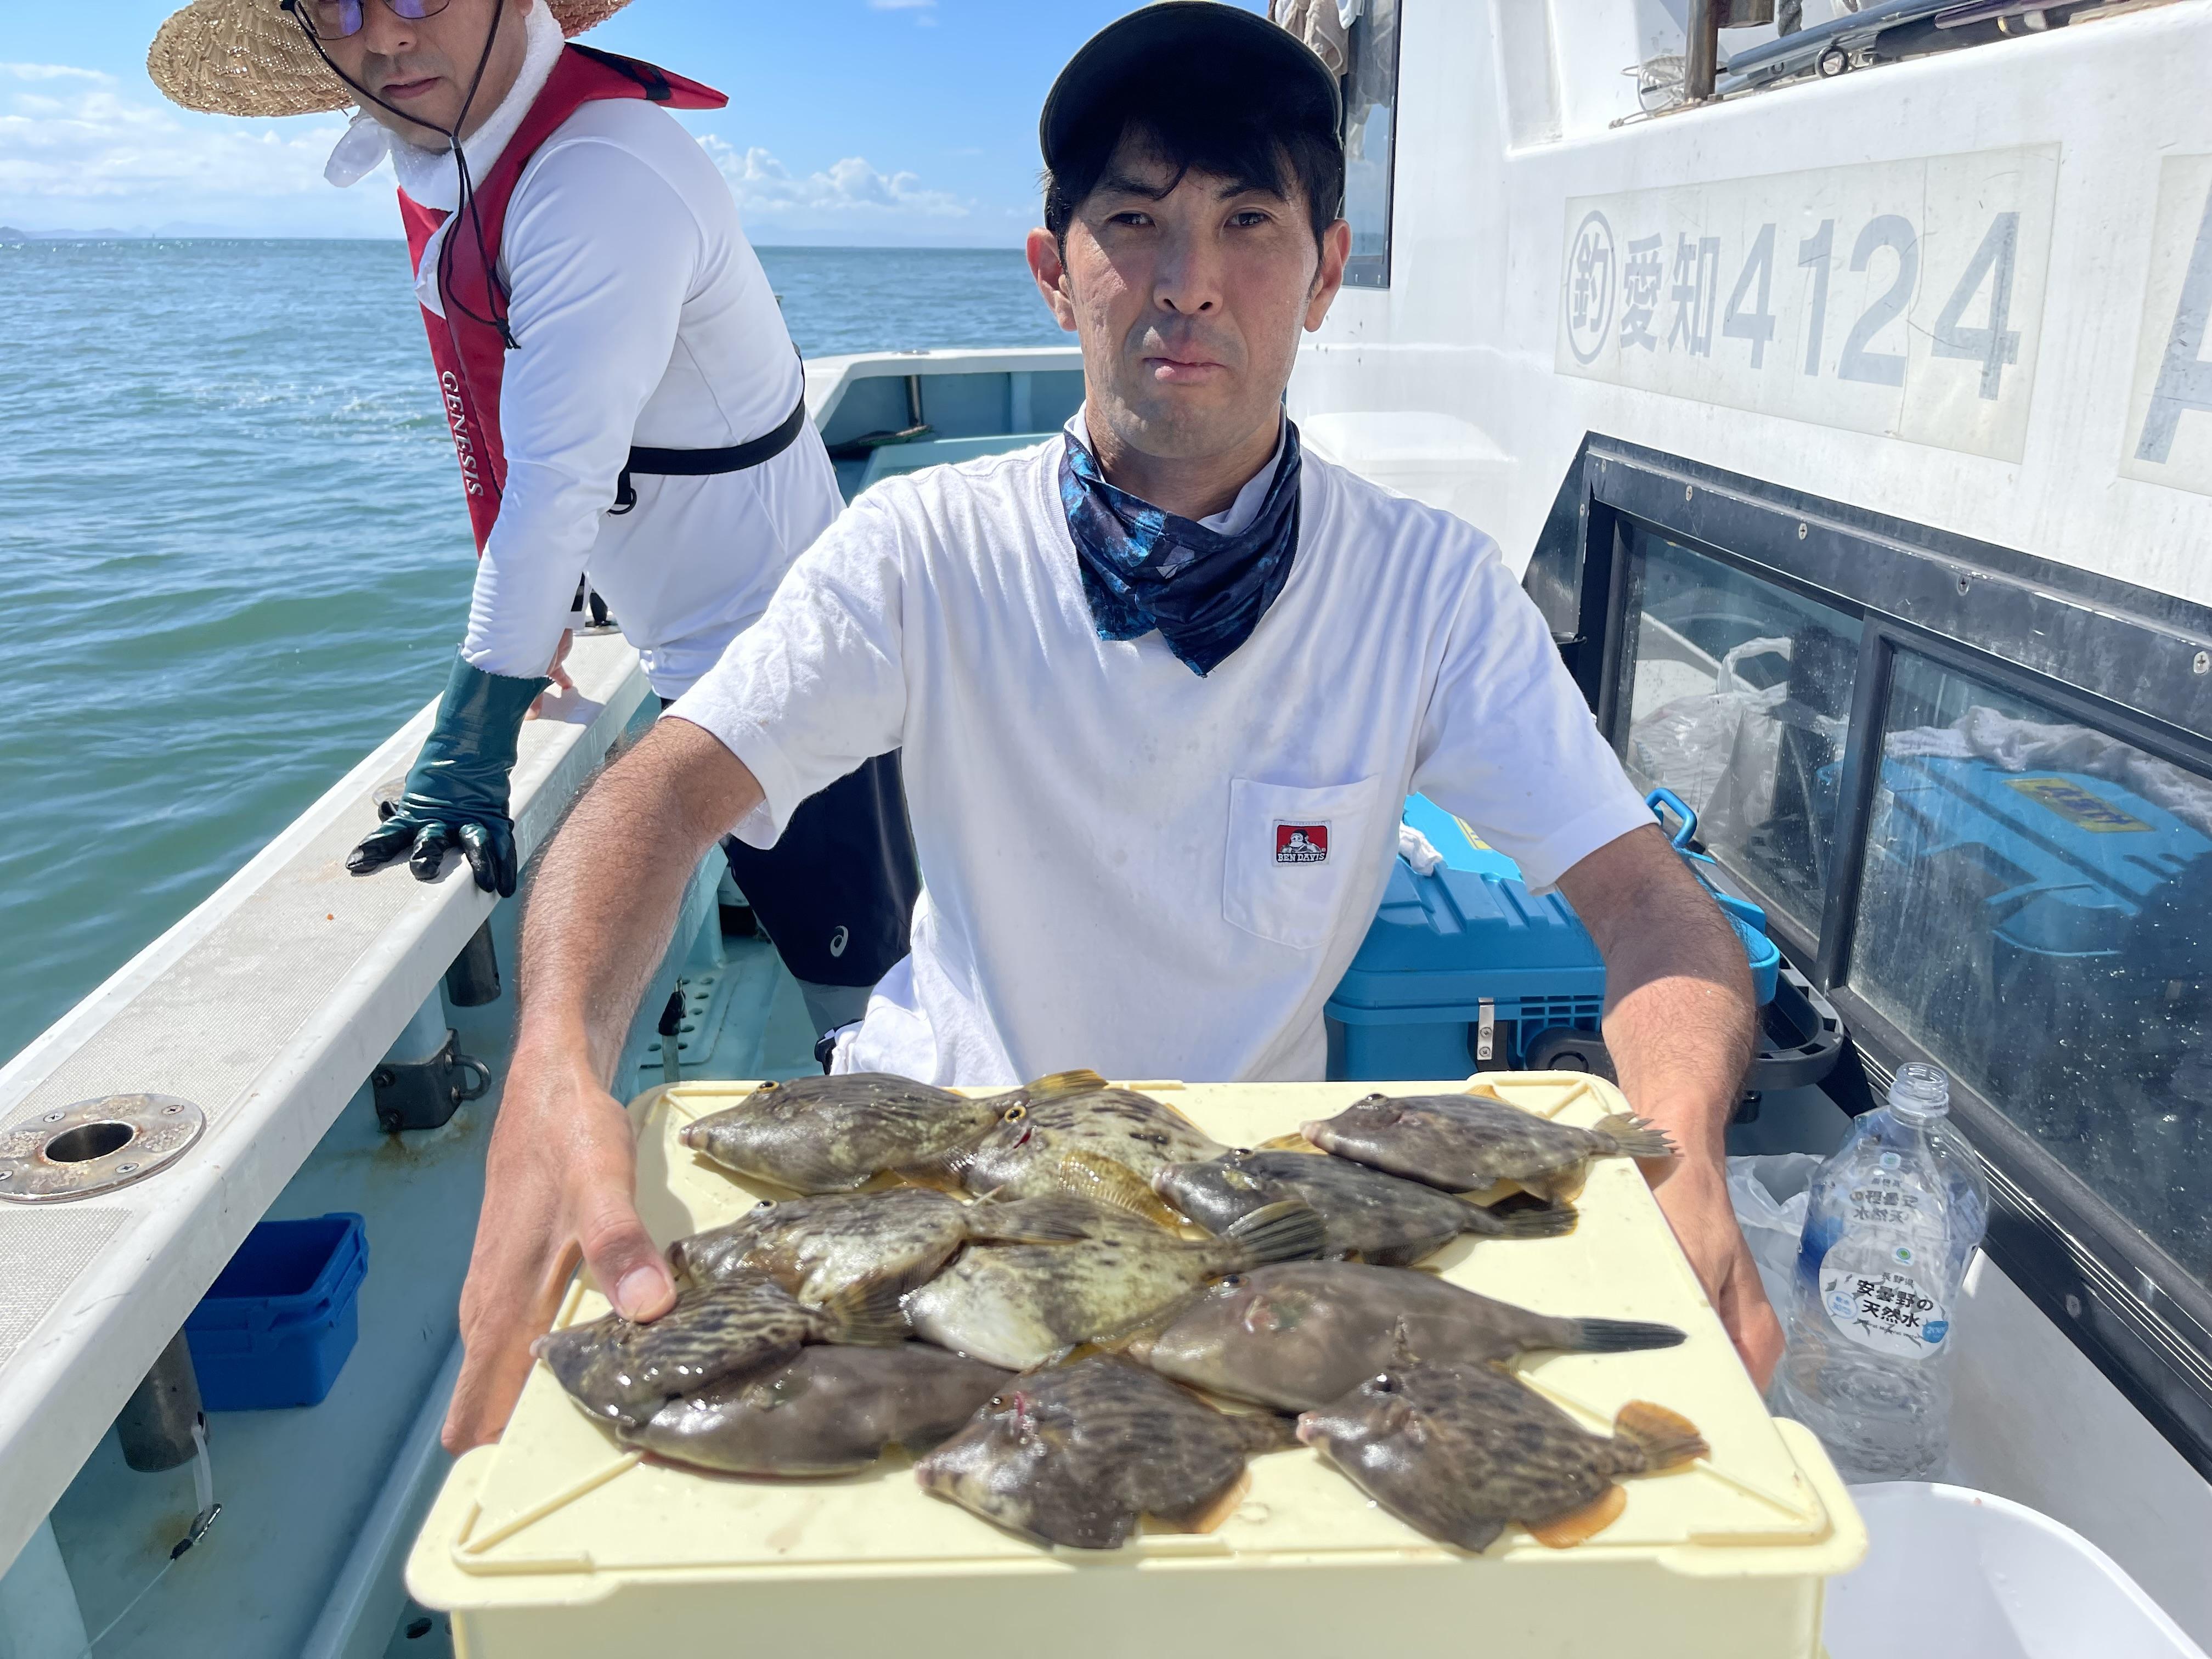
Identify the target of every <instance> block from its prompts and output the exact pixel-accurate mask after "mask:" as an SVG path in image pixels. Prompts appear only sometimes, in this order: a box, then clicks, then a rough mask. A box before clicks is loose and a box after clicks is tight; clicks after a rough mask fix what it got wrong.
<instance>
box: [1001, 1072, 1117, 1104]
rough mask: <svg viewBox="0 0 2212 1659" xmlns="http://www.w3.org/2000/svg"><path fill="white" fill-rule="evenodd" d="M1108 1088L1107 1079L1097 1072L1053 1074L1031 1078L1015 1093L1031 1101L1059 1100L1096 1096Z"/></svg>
mask: <svg viewBox="0 0 2212 1659" xmlns="http://www.w3.org/2000/svg"><path fill="white" fill-rule="evenodd" d="M1107 1086H1108V1085H1107V1082H1106V1079H1104V1078H1103V1077H1101V1076H1099V1075H1098V1073H1096V1072H1092V1071H1074V1072H1053V1073H1048V1075H1046V1076H1044V1077H1039V1078H1031V1079H1030V1080H1029V1081H1028V1082H1027V1083H1024V1085H1022V1086H1021V1087H1020V1088H1018V1089H1017V1090H1015V1091H1014V1092H1015V1093H1016V1094H1018V1095H1021V1096H1023V1097H1025V1098H1027V1099H1030V1100H1057V1099H1060V1098H1061V1097H1064V1096H1067V1095H1095V1094H1097V1092H1098V1091H1100V1090H1101V1089H1103V1088H1106V1087H1107Z"/></svg>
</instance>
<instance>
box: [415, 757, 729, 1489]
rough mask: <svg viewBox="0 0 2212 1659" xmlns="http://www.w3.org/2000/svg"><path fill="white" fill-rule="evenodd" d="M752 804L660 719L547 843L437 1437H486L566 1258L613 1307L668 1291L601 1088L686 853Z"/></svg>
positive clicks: (617, 1121)
mask: <svg viewBox="0 0 2212 1659" xmlns="http://www.w3.org/2000/svg"><path fill="white" fill-rule="evenodd" d="M760 799H761V790H760V785H759V784H758V783H757V782H756V781H754V779H753V775H752V774H751V773H750V772H749V771H747V770H746V769H745V768H744V763H742V762H740V761H739V760H738V758H737V757H735V756H734V755H732V754H731V753H730V751H729V750H726V749H725V748H723V747H722V745H721V744H720V743H719V742H717V741H716V740H715V739H714V738H712V737H710V736H708V733H706V732H703V731H702V730H701V729H700V728H699V727H697V726H693V725H690V723H688V722H687V721H684V720H662V721H661V722H660V723H659V725H657V726H654V727H653V730H652V731H651V732H647V734H646V736H645V737H644V738H642V739H641V741H640V742H639V743H638V744H637V746H636V747H635V748H634V749H632V750H630V751H629V753H628V754H626V755H624V756H623V757H622V758H621V759H620V760H618V761H617V762H616V763H614V764H613V765H612V766H611V767H609V768H608V769H607V771H606V774H605V775H604V776H603V777H601V778H600V779H599V781H598V782H597V783H595V784H593V785H592V787H591V788H589V789H588V790H586V792H585V793H584V796H583V799H580V800H579V801H578V802H577V803H576V807H575V810H574V811H573V812H571V813H570V814H569V815H568V822H567V823H565V824H563V825H562V829H561V833H560V834H559V835H557V836H555V837H554V839H553V844H552V845H551V846H550V847H549V848H546V850H545V854H544V859H543V860H542V861H541V864H540V866H539V868H538V873H537V876H536V878H535V879H534V880H533V882H532V886H531V892H530V902H529V905H528V908H526V909H525V911H524V912H523V917H522V951H521V955H522V963H521V988H520V1001H521V1009H520V1016H519V1018H518V1021H517V1026H516V1032H515V1042H514V1061H513V1065H512V1066H510V1067H509V1069H508V1073H507V1087H506V1089H505V1090H504V1091H502V1093H501V1099H500V1106H499V1122H498V1125H497V1127H495V1129H494V1130H493V1131H492V1138H491V1150H490V1153H489V1157H488V1158H486V1159H485V1163H484V1197H483V1212H482V1213H481V1214H480V1215H479V1217H478V1218H477V1242H476V1249H475V1251H474V1252H473V1253H472V1254H471V1256H470V1258H469V1276H468V1282H467V1283H466V1284H465V1285H463V1286H462V1287H461V1340H462V1342H463V1344H464V1345H465V1353H464V1355H463V1358H462V1361H461V1375H460V1380H459V1383H456V1384H455V1385H454V1389H453V1405H452V1407H451V1408H450V1409H449V1410H448V1411H447V1414H446V1428H445V1435H444V1439H445V1443H446V1446H447V1449H448V1450H451V1451H456V1452H459V1451H465V1450H467V1449H469V1448H470V1447H471V1446H478V1445H482V1444H483V1443H485V1442H486V1441H489V1440H495V1439H497V1438H498V1437H499V1433H500V1431H501V1429H503V1428H505V1427H506V1426H507V1417H508V1415H509V1413H512V1412H513V1410H514V1402H515V1401H516V1400H517V1399H518V1398H519V1397H520V1395H521V1393H522V1385H523V1383H524V1381H525V1379H526V1378H527V1377H528V1376H529V1375H530V1366H531V1354H530V1347H531V1344H532V1342H533V1341H535V1340H537V1339H538V1337H540V1336H542V1335H544V1333H545V1331H546V1330H547V1329H548V1328H550V1326H551V1324H552V1322H553V1316H554V1315H555V1314H556V1313H557V1312H558V1311H559V1310H560V1305H561V1297H562V1291H564V1290H565V1289H566V1288H567V1285H568V1275H569V1274H570V1273H573V1272H574V1271H575V1267H576V1263H577V1261H578V1260H579V1259H581V1261H583V1264H584V1266H585V1267H587V1268H588V1269H590V1271H591V1274H592V1279H595V1280H596V1281H597V1282H598V1284H599V1288H600V1289H601V1290H602V1291H605V1292H606V1295H607V1299H608V1300H609V1301H611V1302H612V1303H613V1304H614V1305H615V1310H616V1311H617V1312H618V1313H621V1314H623V1315H624V1316H627V1317H629V1318H631V1319H653V1318H657V1317H659V1316H660V1315H661V1314H664V1313H665V1312H666V1311H667V1310H668V1309H669V1307H670V1306H671V1304H673V1302H674V1300H675V1292H674V1290H673V1288H672V1286H671V1283H670V1280H669V1276H668V1269H667V1267H666V1266H665V1263H664V1262H663V1261H661V1258H660V1253H659V1251H658V1250H657V1249H654V1248H653V1240H652V1238H651V1237H650V1236H648V1235H647V1232H646V1231H645V1228H644V1227H643V1226H642V1225H641V1224H640V1223H639V1221H638V1218H637V1209H636V1206H635V1193H636V1190H637V1152H636V1148H635V1146H634V1144H633V1143H632V1140H631V1135H630V1126H629V1119H628V1118H627V1117H626V1116H625V1115H623V1109H622V1108H621V1107H620V1106H619V1105H618V1104H617V1103H616V1101H615V1098H614V1097H613V1096H612V1095H611V1094H609V1093H608V1092H607V1079H610V1078H611V1077H613V1075H614V1072H615V1065H616V1061H617V1059H618V1057H619V1056H620V1055H621V1053H622V1048H623V1039H624V1037H625V1036H627V1035H628V1033H629V1027H630V1022H631V1020H632V1019H633V1018H635V1015H636V1012H637V1006H638V1000H639V999H640V998H641V996H643V994H644V993H645V988H646V987H647V984H648V983H649V982H650V981H651V979H652V976H653V967H654V964H655V963H658V962H659V960H660V957H661V953H662V952H663V951H665V950H666V948H667V945H668V939H669V936H670V934H671V933H673V932H674V930H675V926H676V913H677V910H678V908H679V907H680V906H681V904H682V902H683V898H684V888H685V886H686V885H687V884H689V883H690V878H691V872H692V871H693V870H694V869H696V867H697V866H698V863H699V860H700V859H701V858H702V856H704V855H705V854H706V853H707V851H708V848H712V847H713V846H714V843H715V841H716V839H717V838H718V837H719V836H720V835H721V834H722V832H723V831H724V830H725V829H728V828H729V826H730V825H731V824H732V823H737V822H738V820H739V819H741V818H743V817H744V816H745V814H746V813H747V812H749V811H751V810H752V809H753V807H754V806H756V805H758V804H759V801H760Z"/></svg>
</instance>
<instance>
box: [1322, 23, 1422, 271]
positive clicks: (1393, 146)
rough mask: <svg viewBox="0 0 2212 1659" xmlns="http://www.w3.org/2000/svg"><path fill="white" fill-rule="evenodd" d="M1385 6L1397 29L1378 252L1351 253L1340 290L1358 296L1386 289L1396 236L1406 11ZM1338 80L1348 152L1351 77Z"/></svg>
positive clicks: (1392, 35)
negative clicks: (1354, 291) (1392, 14)
mask: <svg viewBox="0 0 2212 1659" xmlns="http://www.w3.org/2000/svg"><path fill="white" fill-rule="evenodd" d="M1372 3H1373V0H1370V4H1372ZM1389 4H1390V6H1391V9H1393V11H1394V12H1395V14H1396V25H1397V26H1396V27H1395V28H1393V29H1392V30H1391V31H1390V52H1391V58H1390V160H1389V165H1388V166H1386V167H1384V168H1383V251H1382V252H1380V253H1355V254H1353V255H1352V257H1351V258H1348V259H1346V261H1345V262H1344V286H1345V287H1346V288H1355V289H1360V290H1361V291H1362V292H1378V291H1384V290H1387V289H1389V286H1390V249H1391V246H1392V245H1393V244H1394V243H1395V241H1396V240H1397V236H1398V122H1399V116H1400V114H1401V112H1403V110H1404V108H1405V99H1404V97H1403V95H1402V85H1401V81H1400V74H1401V70H1403V69H1404V67H1405V62H1406V10H1407V7H1406V0H1389ZM1371 15H1373V14H1372V13H1371V12H1363V13H1362V14H1361V15H1360V16H1359V17H1358V19H1356V20H1354V21H1353V24H1352V27H1354V28H1355V29H1356V28H1358V27H1359V25H1360V24H1361V23H1363V22H1365V21H1367V19H1368V18H1369V17H1370V16H1371ZM1348 49H1349V48H1348V46H1347V50H1348ZM1347 67H1348V66H1347ZM1338 79H1339V82H1340V84H1341V85H1342V87H1343V88H1344V91H1345V94H1346V97H1345V104H1344V118H1343V121H1342V122H1341V123H1340V125H1339V126H1338V129H1337V136H1338V137H1339V138H1340V139H1341V140H1343V141H1344V142H1345V143H1346V147H1347V149H1348V148H1349V146H1350V143H1351V137H1352V134H1351V130H1350V129H1351V121H1352V101H1351V96H1350V94H1351V91H1352V76H1351V75H1350V74H1349V73H1348V72H1347V73H1346V74H1345V75H1343V76H1339V77H1338ZM1350 197H1351V180H1350V177H1349V175H1348V174H1347V175H1346V201H1345V206H1346V209H1349V208H1350V207H1351V205H1352V204H1351V199H1350Z"/></svg>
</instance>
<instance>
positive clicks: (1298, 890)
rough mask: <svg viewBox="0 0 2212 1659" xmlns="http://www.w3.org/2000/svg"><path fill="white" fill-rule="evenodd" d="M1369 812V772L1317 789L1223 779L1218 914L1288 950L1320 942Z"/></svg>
mask: <svg viewBox="0 0 2212 1659" xmlns="http://www.w3.org/2000/svg"><path fill="white" fill-rule="evenodd" d="M1374 813H1375V780H1374V779H1373V778H1362V779H1360V780H1359V781H1358V782H1357V783H1334V784H1328V785H1324V786H1322V787H1320V788H1308V787H1298V786H1296V785H1292V784H1286V783H1260V782H1257V781H1255V780H1253V779H1251V778H1232V779H1231V780H1230V783H1229V845H1228V848H1227V857H1226V858H1225V860H1224V864H1223V868H1222V874H1221V914H1222V915H1223V916H1224V917H1225V918H1226V919H1227V920H1228V921H1231V922H1234V923H1235V924H1236V925H1237V927H1242V928H1243V929H1244V930H1245V931H1246V932H1247V933H1257V934H1258V935H1259V936H1260V937H1261V939H1272V940H1273V941H1274V942H1275V943H1276V944H1278V945H1288V946H1290V947H1291V949H1292V950H1294V951H1310V950H1313V949H1315V948H1316V946H1318V945H1322V944H1324V943H1326V942H1327V940H1328V936H1329V933H1330V932H1331V931H1332V929H1333V928H1334V926H1335V924H1336V921H1337V912H1338V910H1339V908H1340V907H1341V905H1342V903H1343V899H1344V893H1345V888H1346V884H1347V883H1350V882H1352V881H1353V880H1354V879H1355V872H1356V871H1357V869H1358V866H1360V865H1361V864H1362V863H1364V860H1365V859H1366V856H1367V842H1368V821H1369V820H1370V818H1371V817H1373V816H1374Z"/></svg>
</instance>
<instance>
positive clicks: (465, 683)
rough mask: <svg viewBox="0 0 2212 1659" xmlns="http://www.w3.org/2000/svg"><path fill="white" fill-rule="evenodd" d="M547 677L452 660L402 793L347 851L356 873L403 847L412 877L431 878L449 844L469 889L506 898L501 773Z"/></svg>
mask: <svg viewBox="0 0 2212 1659" xmlns="http://www.w3.org/2000/svg"><path fill="white" fill-rule="evenodd" d="M552 683H553V682H552V681H550V680H549V679H547V678H545V677H544V675H542V674H539V675H532V677H531V678H528V679H513V678H509V677H507V675H505V674H487V673H485V672H484V671H483V670H482V669H481V668H471V667H470V666H469V665H468V664H467V663H466V662H465V661H463V660H462V659H460V658H459V657H456V658H455V659H453V675H452V678H449V679H447V682H446V695H445V696H443V697H441V698H440V699H439V701H438V718H437V720H436V721H435V724H433V725H432V726H431V727H430V735H429V736H428V738H425V739H424V740H423V743H422V753H421V754H420V755H417V756H416V757H415V765H414V768H413V769H412V770H410V772H409V773H408V774H407V788H406V793H404V794H402V795H401V796H400V798H399V805H398V807H397V808H396V809H395V810H394V811H393V812H392V816H391V817H388V818H386V820H385V821H384V823H383V825H382V827H381V828H380V829H378V830H377V831H376V833H375V834H374V835H373V836H369V838H368V840H367V841H364V842H362V844H361V845H360V846H358V847H356V848H354V849H353V851H352V852H351V853H349V854H347V855H346V868H347V869H349V870H350V871H352V872H353V873H354V874H356V875H357V876H362V875H367V874H368V872H370V871H372V870H380V869H382V868H383V867H384V866H386V865H387V864H389V863H391V862H392V860H394V859H396V858H398V856H399V855H400V854H402V853H405V854H407V855H408V856H407V866H408V868H410V870H412V871H414V872H415V879H416V880H417V881H435V880H437V878H438V874H439V872H441V870H443V869H444V868H445V864H446V854H447V853H449V852H451V851H453V849H454V848H459V849H460V852H461V854H462V856H463V857H465V858H466V859H467V860H468V861H469V868H470V869H471V871H473V872H475V874H476V878H477V886H479V887H481V888H483V890H484V891H486V892H487V893H497V894H498V895H499V896H501V898H506V897H507V896H509V895H511V894H512V893H513V891H514V882H515V877H516V874H517V873H518V872H517V871H516V868H515V858H514V821H513V819H512V818H510V817H507V772H508V770H509V769H511V768H512V767H513V765H514V746H515V739H516V738H518V737H519V736H520V733H521V731H522V717H523V716H524V715H525V714H528V713H529V712H530V705H531V704H532V702H535V701H536V700H537V697H538V693H539V692H540V691H543V690H544V689H545V688H546V687H547V686H549V685H550V684H552Z"/></svg>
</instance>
